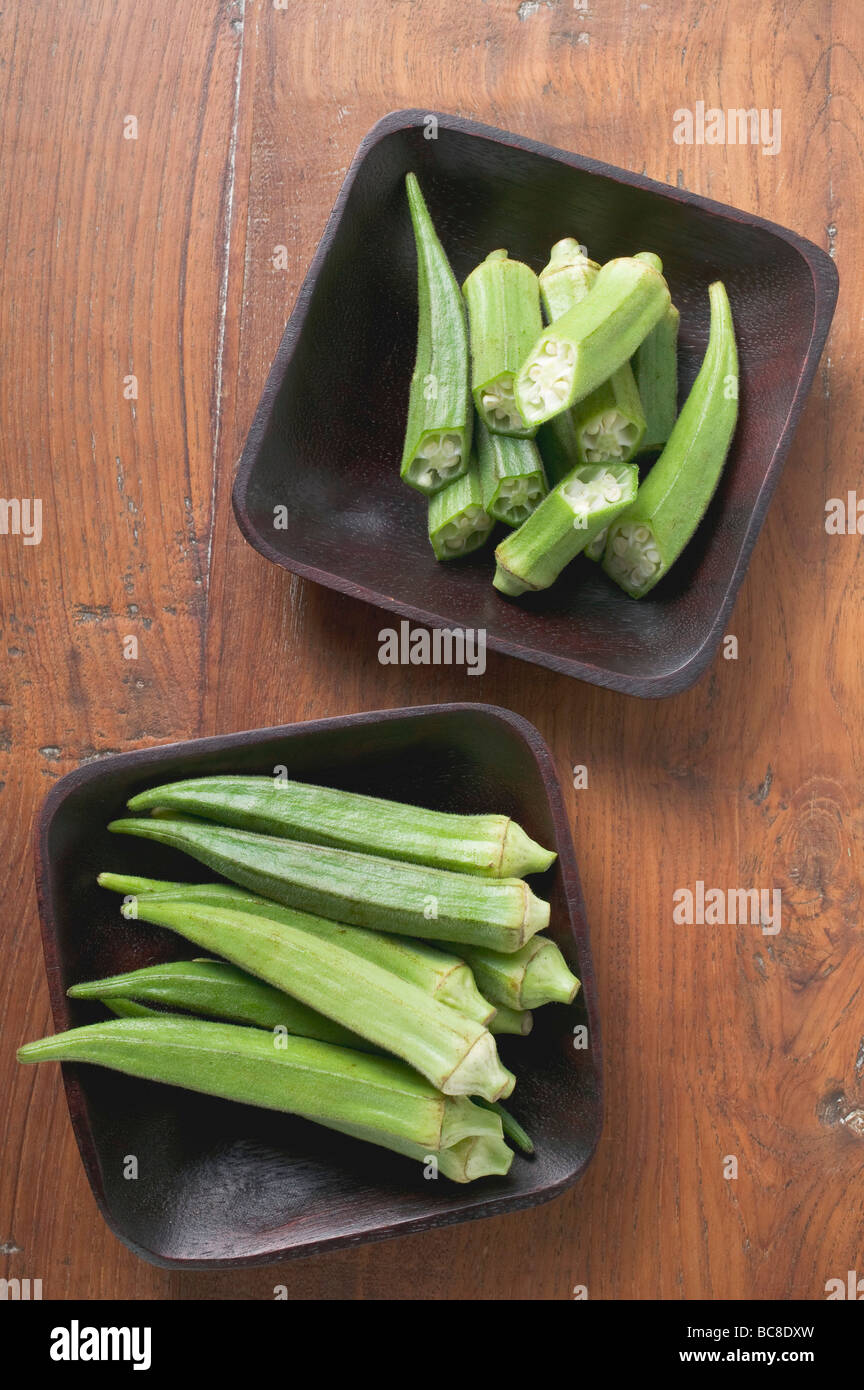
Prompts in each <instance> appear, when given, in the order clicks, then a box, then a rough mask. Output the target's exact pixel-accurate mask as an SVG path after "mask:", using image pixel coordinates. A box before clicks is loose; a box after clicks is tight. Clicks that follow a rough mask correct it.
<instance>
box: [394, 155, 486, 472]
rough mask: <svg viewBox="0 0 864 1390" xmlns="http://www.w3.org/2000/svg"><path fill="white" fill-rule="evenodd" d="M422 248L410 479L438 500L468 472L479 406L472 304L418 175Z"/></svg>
mask: <svg viewBox="0 0 864 1390" xmlns="http://www.w3.org/2000/svg"><path fill="white" fill-rule="evenodd" d="M405 186H406V189H407V192H408V206H409V208H410V212H411V222H412V225H413V228H414V240H415V242H416V245H417V298H418V318H417V356H416V359H415V363H414V373H413V375H412V377H411V388H410V393H409V398H408V420H407V425H406V429H405V444H404V448H403V451H402V469H401V472H402V478H403V479H404V481H405V482H406V483H409V484H410V486H411V487H414V488H416V489H417V490H418V491H419V492H423V493H425V494H426V495H427V496H430V497H431V496H432V495H433V494H434V493H436V492H437V491H438V490H439V489H440V488H442V487H444V486H445V485H446V484H447V483H450V482H452V481H453V480H454V479H455V478H458V477H460V476H461V475H462V474H463V473H464V472H465V470H466V469H467V467H468V458H469V453H470V449H471V428H472V424H473V407H472V403H471V390H470V363H469V357H468V327H467V323H466V320H465V304H464V301H463V299H462V295H461V293H460V290H459V285H458V284H457V282H456V277H455V276H454V274H453V271H452V270H451V268H450V263H449V261H448V260H447V256H446V255H445V253H444V248H443V247H442V245H441V242H440V241H439V240H438V236H437V234H436V231H435V228H434V226H433V224H432V219H431V217H430V216H429V211H428V209H427V207H426V204H425V202H424V200H423V194H422V193H421V192H420V185H419V184H418V182H417V179H416V177H415V176H414V174H408V175H407V177H406V180H405Z"/></svg>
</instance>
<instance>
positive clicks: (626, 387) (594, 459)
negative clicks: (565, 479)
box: [573, 362, 645, 463]
mask: <svg viewBox="0 0 864 1390" xmlns="http://www.w3.org/2000/svg"><path fill="white" fill-rule="evenodd" d="M573 424H574V427H575V430H576V451H577V453H578V455H579V462H580V463H612V462H616V461H617V462H621V463H626V462H627V460H628V459H631V458H632V457H633V455H634V454H635V453H636V451H637V449H638V448H639V445H640V443H641V441H642V438H643V436H644V434H645V415H644V412H643V410H642V402H641V400H640V398H639V389H638V387H637V385H636V379H635V377H634V375H633V368H632V367H631V366H630V363H629V362H625V363H624V364H623V365H622V366H620V367H619V368H618V370H617V371H615V372H613V373H612V375H611V376H610V377H609V379H608V380H607V381H604V382H603V384H602V386H598V387H597V390H596V391H592V392H591V394H590V396H586V397H585V399H584V400H582V401H580V402H579V404H578V405H575V406H574V407H573Z"/></svg>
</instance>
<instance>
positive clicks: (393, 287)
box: [234, 111, 837, 696]
mask: <svg viewBox="0 0 864 1390" xmlns="http://www.w3.org/2000/svg"><path fill="white" fill-rule="evenodd" d="M431 121H434V122H437V128H434V127H433V126H432V125H431V124H430V122H431ZM433 129H436V138H427V136H428V135H429V134H430V133H431V132H432V130H433ZM411 169H413V170H415V171H416V173H417V175H418V178H419V180H420V184H421V187H422V189H423V192H424V194H425V196H426V199H427V202H428V204H429V209H430V212H431V214H432V217H433V219H434V221H435V224H436V227H437V228H438V231H439V234H440V236H441V240H442V242H443V244H444V248H445V250H446V251H447V253H448V255H449V257H450V260H451V262H452V265H453V269H454V271H455V273H456V275H457V277H458V279H459V281H460V283H461V281H462V280H463V279H464V277H465V276H466V275H467V274H468V272H469V271H470V270H471V269H472V268H473V267H474V266H475V265H476V264H477V262H478V261H479V260H481V259H482V258H483V257H484V256H486V254H487V253H488V252H489V251H490V250H492V249H494V248H495V247H497V246H506V247H507V248H508V249H509V252H510V255H511V256H514V257H517V258H519V259H521V260H525V261H527V262H528V263H529V264H530V265H532V266H533V267H534V268H535V269H536V270H539V269H541V267H542V266H543V265H544V264H545V262H546V260H547V258H548V254H549V248H550V247H551V245H552V244H553V242H555V241H557V240H558V239H559V238H560V237H563V236H576V237H577V239H578V240H580V241H582V242H584V243H585V244H586V245H587V246H588V248H589V251H590V253H591V254H592V255H593V256H594V257H595V259H598V260H606V259H608V258H610V257H612V256H617V255H622V254H632V253H633V252H635V251H638V250H640V249H650V250H653V251H656V252H658V253H659V255H660V256H661V257H662V259H663V264H664V269H665V272H666V275H667V277H668V280H669V284H670V288H671V290H672V295H673V299H674V301H675V303H676V304H677V305H678V307H679V308H680V310H681V341H680V358H681V389H682V399H683V392H685V391H686V390H688V389H689V387H690V384H691V382H692V380H693V378H694V376H695V374H696V371H697V370H698V367H699V363H700V361H701V358H702V354H703V352H704V349H705V344H706V341H707V336H708V294H707V290H708V285H709V284H710V282H711V281H712V280H715V279H717V278H720V279H722V280H723V281H724V282H725V284H726V287H727V289H728V291H729V297H730V301H731V304H732V312H733V315H734V318H735V325H736V330H737V335H738V343H739V350H740V361H741V383H742V385H741V409H740V419H739V423H738V429H737V433H736V437H735V440H734V443H733V446H732V451H731V454H730V457H729V460H728V462H727V465H726V469H725V471H724V475H723V478H722V481H721V483H720V487H719V489H718V492H717V495H716V497H715V499H714V502H713V504H712V506H711V508H710V510H709V513H708V515H707V517H706V519H705V521H704V522H703V524H702V526H701V527H700V529H699V531H698V533H697V535H696V537H695V538H694V539H693V541H692V542H691V544H690V545H689V546H688V548H687V550H686V551H685V552H684V554H683V556H682V557H681V559H680V560H679V562H678V564H676V565H675V566H674V567H673V569H672V570H671V571H670V573H669V575H668V576H667V577H666V578H665V579H664V580H663V581H662V582H661V583H660V584H659V585H658V586H657V588H656V589H655V590H654V591H653V592H652V593H651V594H650V596H649V597H647V598H645V599H642V600H639V601H638V602H637V601H634V600H633V599H630V598H628V597H627V596H626V595H624V594H623V593H622V592H621V591H620V590H619V589H618V588H616V586H615V585H614V584H612V582H611V581H610V580H608V579H607V578H606V576H605V575H604V574H603V573H602V572H601V570H600V569H599V568H598V567H597V566H596V565H594V564H592V562H591V561H590V560H586V559H584V558H580V559H578V560H577V561H576V562H575V563H574V564H573V565H571V566H570V567H569V568H568V569H567V570H566V572H565V573H564V574H563V575H562V576H561V578H560V579H559V581H558V582H557V583H556V584H555V585H554V586H553V587H552V588H551V589H548V590H546V591H545V592H543V593H538V594H534V595H532V596H530V597H523V598H521V599H519V600H515V601H514V600H512V599H506V598H504V597H502V596H501V595H500V594H498V593H497V592H496V591H495V590H494V589H493V588H492V575H493V573H494V561H493V559H492V554H491V549H490V548H488V547H487V548H486V549H485V550H483V551H480V552H477V553H475V554H474V555H472V556H470V557H467V558H466V559H464V560H463V561H458V562H455V563H451V564H439V563H438V562H437V561H436V560H435V559H434V557H433V555H432V551H431V549H430V546H429V542H428V540H427V535H426V504H425V501H424V499H423V498H422V497H421V496H420V495H419V494H417V493H415V492H412V491H411V490H410V489H409V488H407V487H406V486H405V485H404V484H403V483H402V482H401V481H400V478H399V460H400V457H401V450H402V433H403V427H404V421H405V411H406V404H407V399H408V383H409V380H410V377H411V372H412V369H413V365H414V352H415V340H416V325H417V310H416V301H417V287H416V258H415V251H414V242H413V237H412V232H411V224H410V219H409V215H408V206H407V202H406V198H405V191H404V179H405V174H406V172H407V171H408V170H411ZM836 297H837V272H836V269H835V266H834V262H833V261H832V260H831V258H830V257H829V256H828V255H827V254H826V253H825V252H824V251H822V250H820V249H819V248H818V247H817V246H814V245H813V244H812V243H811V242H809V241H805V240H803V239H802V238H801V237H799V236H796V235H795V233H794V232H790V231H787V230H785V229H784V228H782V227H778V226H776V225H774V224H773V223H771V222H766V221H765V220H764V219H762V218H759V217H753V216H751V215H750V214H748V213H744V212H739V211H736V210H734V209H732V208H728V207H724V206H722V205H721V204H719V203H714V202H710V201H709V200H708V199H706V198H700V197H697V196H696V195H695V194H693V193H687V192H685V191H684V190H682V189H676V188H669V187H667V186H666V185H665V184H660V183H655V182H654V181H653V180H651V179H647V178H643V177H641V176H640V175H638V174H632V173H628V172H627V171H626V170H624V169H616V168H613V167H612V166H610V165H606V164H601V163H599V162H598V161H596V160H592V159H587V158H585V157H583V156H581V155H575V154H568V153H565V152H563V151H561V150H556V149H553V148H551V147H549V146H547V145H542V144H538V143H537V142H535V141H532V140H526V139H524V138H523V137H521V136H518V135H508V134H506V133H504V132H502V131H500V130H493V129H491V128H489V127H488V126H482V125H478V124H476V123H474V122H472V121H464V120H460V119H458V118H456V117H454V116H446V115H435V116H432V115H431V113H429V112H422V111H399V112H396V113H394V114H392V115H390V116H387V117H385V118H384V120H382V121H380V122H379V123H378V125H376V126H375V127H374V129H373V130H372V131H370V133H369V134H368V135H367V136H366V138H365V139H364V141H363V142H362V144H361V145H360V148H359V150H358V151H357V154H356V156H355V158H354V161H353V163H352V165H351V168H350V169H349V171H348V175H347V177H346V179H345V182H344V184H343V186H342V189H341V192H340V194H339V197H338V198H337V200H336V206H335V208H334V209H333V212H332V214H331V217H330V220H329V222H328V223H327V227H326V229H325V232H324V235H323V237H322V239H321V243H320V245H319V247H318V250H317V253H316V255H315V258H314V260H313V262H312V266H311V268H310V270H309V273H308V275H307V277H306V280H305V282H304V284H303V287H302V289H301V291H300V294H299V296H298V299H297V304H296V306H295V309H294V312H293V314H292V315H291V318H290V320H289V322H288V325H287V327H286V329H285V333H284V336H283V339H282V342H281V345H280V347H279V350H278V352H277V354H276V359H275V362H274V363H273V367H272V369H271V371H270V375H269V377H268V379H267V384H266V386H265V388H264V394H263V395H262V397H261V402H260V404H259V406H258V410H257V412H256V415H255V419H254V422H253V425H252V429H251V431H250V433H249V438H248V440H247V443H246V447H245V449H244V452H243V457H242V460H241V463H240V468H239V472H238V474H237V478H236V482H235V486H234V509H235V513H236V517H237V521H238V523H239V525H240V529H241V530H242V532H243V534H244V536H245V537H246V539H247V540H248V541H249V542H250V543H251V544H252V545H253V546H255V547H256V549H258V550H260V552H261V553H262V555H265V556H266V557H267V559H269V560H272V561H274V562H275V563H276V564H278V565H282V566H284V567H285V568H286V569H289V570H292V571H294V572H295V573H297V574H302V575H304V576H305V577H307V578H309V579H314V580H315V581H316V583H319V584H325V585H327V586H328V587H330V588H333V589H338V590H340V591H341V592H342V593H346V594H350V595H352V596H354V597H356V598H360V599H364V600H365V601H366V602H369V603H374V604H377V605H378V607H380V608H383V609H387V610H389V611H391V612H393V613H398V614H402V615H404V616H405V617H408V618H410V619H414V620H415V621H416V622H419V623H423V624H426V625H429V626H434V627H454V626H458V627H467V628H485V630H486V633H487V641H488V644H489V646H490V647H493V648H495V649H496V650H498V651H503V652H509V653H510V654H511V655H513V656H519V657H522V658H523V659H525V660H527V661H536V662H539V663H540V664H541V665H543V666H550V667H552V669H553V670H556V671H562V672H564V673H566V674H568V675H573V676H578V677H580V678H581V679H582V680H587V681H592V682H594V683H595V684H597V685H605V686H610V687H611V688H612V689H615V690H622V691H624V692H626V693H629V694H634V695H654V696H657V695H671V694H675V693H677V692H679V691H681V690H684V689H686V688H687V687H689V686H690V685H692V684H693V683H694V682H695V681H696V680H697V679H698V677H699V676H700V675H701V674H702V672H703V671H704V670H705V668H706V666H707V665H708V663H709V662H710V660H711V659H712V657H713V655H714V652H715V650H716V648H717V646H718V644H719V642H720V640H721V637H722V635H723V633H724V631H725V627H726V623H727V620H728V617H729V613H730V611H731V608H732V604H733V602H734V599H735V595H736V593H737V591H738V587H739V585H740V583H741V581H742V579H743V577H744V574H745V571H746V568H747V563H748V560H749V557H750V552H751V551H752V549H753V545H754V543H755V540H756V537H757V535H758V534H759V529H760V527H761V525H762V522H763V520H764V517H765V513H766V511H767V508H768V503H769V501H770V499H771V494H772V492H773V491H774V487H775V485H776V483H777V479H778V477H779V475H780V469H781V467H782V464H783V461H784V459H785V457H786V453H787V450H788V448H789V443H790V440H791V437H792V431H793V429H794V427H795V424H796V422H797V419H798V416H799V414H800V413H801V408H802V405H803V402H804V398H805V396H806V394H807V391H808V389H809V387H810V383H811V381H812V379H813V374H814V372H815V370H816V366H817V363H818V361H819V355H820V353H821V351H822V347H823V345H824V342H825V338H826V336H827V333H828V328H829V325H830V322H831V317H832V314H833V310H834V303H835V300H836ZM501 534H503V531H502V533H501Z"/></svg>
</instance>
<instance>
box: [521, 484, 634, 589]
mask: <svg viewBox="0 0 864 1390" xmlns="http://www.w3.org/2000/svg"><path fill="white" fill-rule="evenodd" d="M638 481H639V474H638V471H637V469H636V467H635V465H634V464H632V463H607V464H596V463H591V464H586V465H582V466H581V467H579V468H575V469H574V470H573V472H572V473H570V474H568V476H567V477H566V478H565V479H564V480H563V481H562V482H560V483H559V484H558V486H557V487H556V488H554V489H553V490H552V492H550V493H549V495H548V497H544V499H543V501H542V502H541V503H540V506H539V507H538V508H537V510H536V512H534V513H533V514H532V515H531V516H529V518H528V520H527V521H526V522H525V523H524V525H522V526H520V527H519V530H518V531H514V532H513V534H512V535H510V536H508V537H507V538H506V540H504V541H502V542H501V544H500V545H499V546H498V548H497V550H496V551H495V560H496V562H497V568H496V571H495V578H494V580H493V583H494V585H495V588H496V589H498V590H499V591H500V592H501V593H502V594H509V595H511V596H514V597H515V596H516V595H518V594H523V593H525V591H526V590H527V589H532V590H533V589H547V588H548V587H549V585H550V584H552V583H554V581H555V580H556V579H557V578H558V575H559V574H560V573H561V571H562V569H563V568H564V566H565V565H567V564H569V563H570V561H571V560H573V559H574V558H575V557H576V556H577V555H578V554H579V552H580V551H581V550H584V548H585V546H586V545H588V544H589V542H590V541H591V540H593V538H594V536H595V535H596V534H597V532H598V531H602V530H603V528H604V527H606V526H608V525H609V523H610V522H611V521H612V520H613V519H614V518H615V517H616V516H617V515H618V514H619V512H623V511H624V509H625V508H626V507H628V506H629V505H630V503H631V502H632V501H633V499H634V498H635V496H636V488H637V486H638Z"/></svg>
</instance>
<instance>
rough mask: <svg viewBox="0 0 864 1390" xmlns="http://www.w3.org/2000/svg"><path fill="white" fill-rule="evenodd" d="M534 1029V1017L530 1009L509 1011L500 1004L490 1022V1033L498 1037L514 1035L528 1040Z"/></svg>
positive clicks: (504, 1005)
mask: <svg viewBox="0 0 864 1390" xmlns="http://www.w3.org/2000/svg"><path fill="white" fill-rule="evenodd" d="M533 1027H534V1015H533V1014H532V1012H531V1010H530V1009H508V1008H507V1006H506V1004H498V1005H497V1007H496V1009H495V1013H494V1015H493V1017H492V1018H491V1020H490V1022H489V1032H490V1033H494V1034H495V1036H496V1037H497V1036H498V1034H499V1033H513V1034H515V1035H516V1037H520V1038H526V1037H527V1036H528V1034H529V1033H530V1032H531V1029H532V1028H533Z"/></svg>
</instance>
